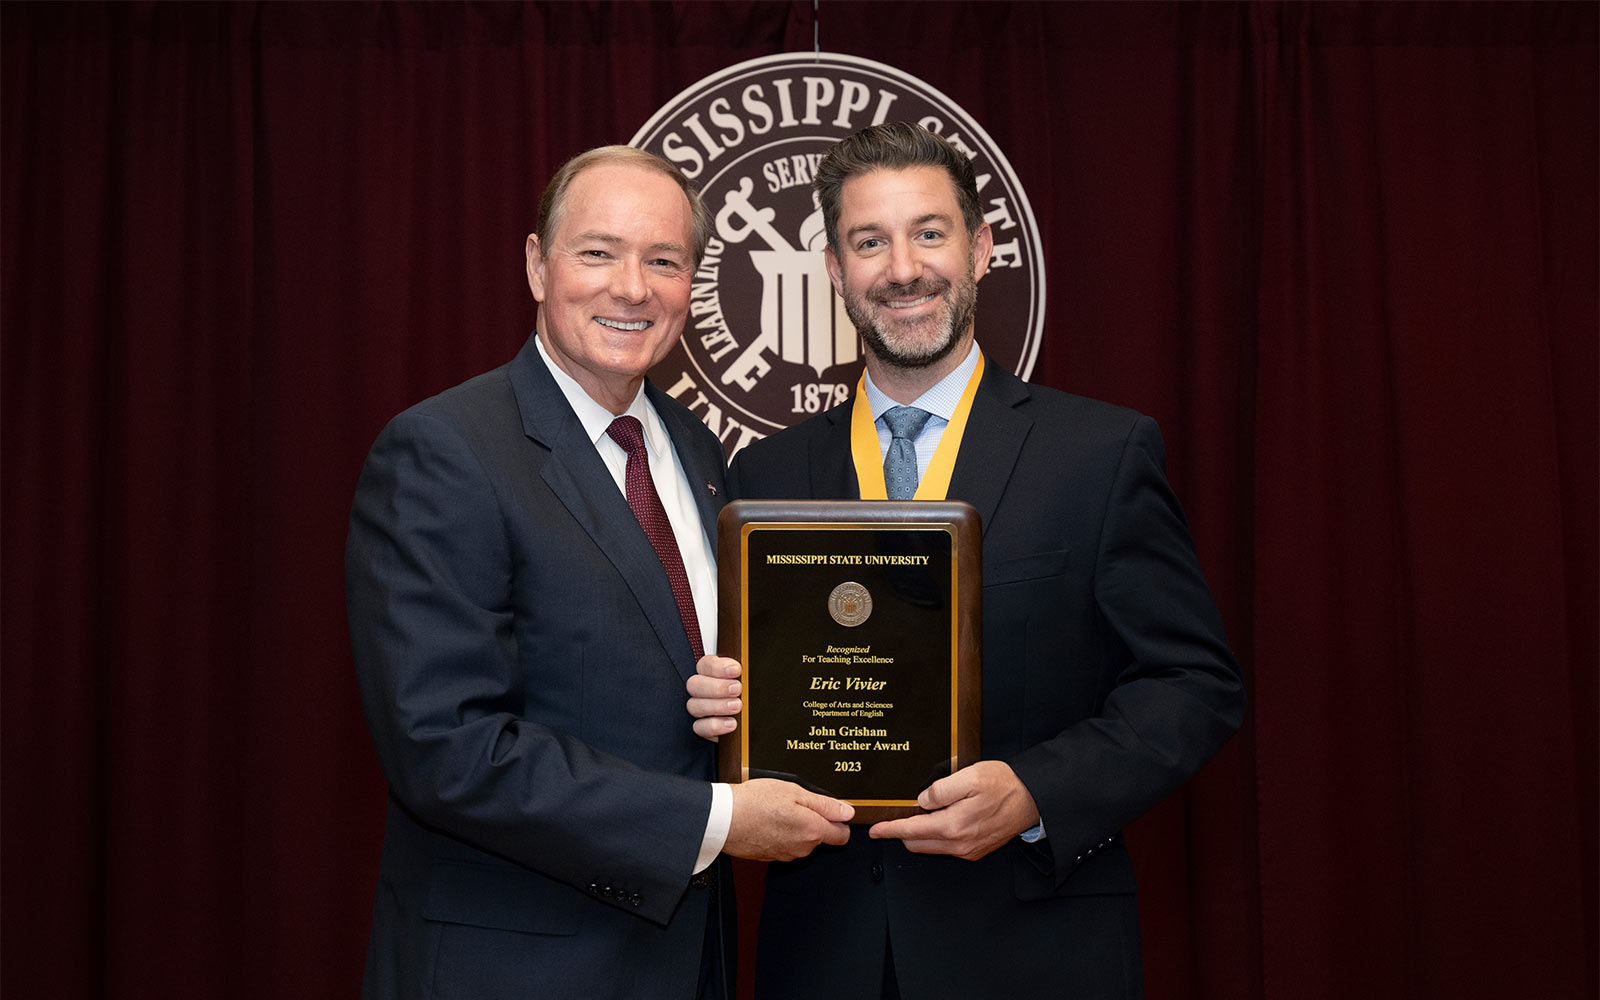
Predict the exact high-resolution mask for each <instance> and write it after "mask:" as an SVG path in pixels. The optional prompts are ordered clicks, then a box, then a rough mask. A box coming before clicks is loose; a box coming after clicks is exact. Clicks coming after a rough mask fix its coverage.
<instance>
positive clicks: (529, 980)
mask: <svg viewBox="0 0 1600 1000" xmlns="http://www.w3.org/2000/svg"><path fill="white" fill-rule="evenodd" d="M646 391H647V392H648V393H649V397H650V401H651V403H653V404H654V406H655V409H656V411H657V412H658V413H659V414H660V415H661V419H662V421H663V423H664V424H665V425H666V427H667V429H668V432H669V433H670V434H671V436H672V440H673V444H674V446H675V448H676V449H677V453H678V456H679V458H680V459H681V461H682V462H683V465H684V467H685V471H686V472H687V474H688V478H689V482H690V484H691V486H693V487H694V488H695V493H696V496H697V498H698V502H699V513H700V518H701V522H702V524H703V525H704V526H705V530H706V532H707V537H708V538H709V537H712V534H711V533H712V532H713V531H714V526H715V524H716V515H717V511H718V509H719V508H720V507H721V505H722V503H723V502H724V500H725V495H724V490H723V458H722V451H721V448H720V446H719V444H718V442H717V440H716V438H715V437H714V436H713V435H712V434H711V433H710V432H709V431H707V430H706V429H705V427H704V426H703V425H701V424H700V423H699V421H697V420H695V419H694V417H693V416H692V415H690V414H689V412H688V411H687V410H685V409H684V408H683V407H682V406H680V405H678V404H677V403H675V402H673V401H672V400H671V399H669V398H667V397H666V396H665V395H663V394H662V393H661V392H659V391H658V390H656V389H655V388H654V387H653V386H647V389H646ZM702 484H704V485H702ZM346 583H347V601H348V609H349V619H350V632H351V638H352V642H353V645H354V649H355V661H356V670H357V676H358V678H359V681H360V686H361V696H362V702H363V705H364V707H365V711H366V717H367V725H368V727H369V729H370V731H371V734H372V739H373V743H374V744H375V746H376V748H377V751H378V758H379V761H380V762H381V764H382V767H383V772H384V775H385V777H386V778H387V779H388V782H389V788H390V800H389V814H388V822H387V828H386V832H385V837H384V845H383V859H382V864H381V870H380V873H379V885H378V892H377V900H376V903H375V906H374V912H373V927H372V937H371V942H370V946H369V950H368V958H367V970H366V981H365V987H364V995H365V996H367V997H385V998H389V997H395V998H398V997H424V996H426V997H463V998H468V997H470V998H473V1000H484V998H487V997H512V996H515V997H531V996H538V997H574V998H577V997H582V998H594V997H619V998H620V997H627V998H636V997H644V998H652V997H662V998H667V997H671V998H677V1000H687V998H691V997H693V996H694V995H695V988H696V983H697V980H698V978H699V975H700V969H701V956H702V945H703V944H704V943H705V941H706V935H707V928H708V924H709V925H710V926H711V927H712V934H713V936H714V940H713V941H712V945H713V947H719V948H720V946H721V941H720V933H721V924H720V922H719V921H718V920H716V919H708V918H714V917H715V915H716V911H715V909H714V907H715V906H716V902H715V901H714V900H713V899H712V893H711V891H708V890H706V889H700V888H691V887H690V886H689V875H690V871H691V869H692V868H693V864H694V860H695V856H696V854H697V852H698V850H699V847H700V842H701V838H702V836H703V834H704V831H705V824H706V818H707V815H708V814H709V811H710V804H711V787H710V784H709V780H710V779H711V778H712V776H713V747H712V745H711V744H709V743H707V742H706V741H704V740H701V739H699V738H698V737H696V736H695V735H694V733H693V732H692V730H691V728H690V726H689V719H688V717H687V716H686V715H685V713H684V700H685V693H684V681H685V679H686V678H687V677H689V676H690V675H691V674H693V672H694V669H695V663H694V659H693V657H692V654H691V653H690V650H689V643H688V639H687V637H686V636H685V634H684V631H683V626H682V624H681V622H680V619H679V616H678V610H677V604H676V603H675V602H674V600H673V596H672V591H671V587H670V585H669V584H668V582H667V577H666V572H665V571H664V570H663V569H662V566H661V562H660V560H659V559H658V558H657V557H656V554H655V551H654V549H652V548H651V546H650V542H649V540H648V539H647V538H646V536H645V534H644V532H643V530H642V529H641V528H640V527H639V524H638V522H637V520H635V518H634V516H633V514H632V512H631V511H630V510H629V508H628V504H627V501H626V500H625V498H624V497H623V496H622V493H621V491H619V490H618V489H617V486H616V482H615V480H613V479H612V477H611V474H610V473H609V472H608V471H607V469H606V467H605V464H604V462H603V461H602V460H601V458H600V456H599V454H598V452H596V450H595V447H594V445H593V443H592V442H591V441H590V440H589V439H588V437H587V436H586V435H585V433H584V430H583V427H582V425H581V424H580V423H579V421H578V418H577V416H576V415H575V414H574V413H573V411H572V408H571V406H570V405H569V404H568V403H567V401H566V398H565V397H564V396H563V395H562V393H561V390H560V388H559V387H558V386H557V385H556V383H555V380H554V379H553V378H552V377H551V375H550V372H549V370H548V368H546V367H545V364H544V362H543V360H542V359H541V358H540V357H539V355H538V352H537V350H536V348H535V346H534V342H533V338H531V337H530V338H529V340H528V342H527V344H526V345H525V346H524V347H523V349H522V351H521V352H520V353H519V354H518V355H517V357H516V358H515V359H514V360H513V361H512V362H511V363H510V364H508V365H506V366H504V367H501V368H499V369H496V370H494V371H492V372H488V373H487V374H484V375H481V376H479V377H477V378H474V379H472V380H470V381H468V382H465V383H463V384H462V385H459V386H456V387H455V388H453V389H450V390H448V391H446V392H444V393H442V394H440V395H438V396H435V397H433V398H432V399H429V400H426V401H424V402H422V403H419V404H417V405H416V406H414V407H412V408H410V409H408V410H406V411H405V412H404V413H402V414H400V415H399V416H398V417H396V418H395V419H394V420H393V421H392V422H391V423H390V424H389V425H388V427H386V428H385V429H384V430H383V432H382V434H380V435H379V437H378V439H377V442H376V443H375V444H374V445H373V447H372V451H371V453H370V455H369V456H368V458H367V463H366V466H365V468H364V470H363V471H362V474H361V480H360V484H359V485H358V486H357V488H356V495H355V502H354V504H353V507H352V510H351V515H350V534H349V541H348V544H347V549H346ZM722 883H723V885H724V886H728V885H730V884H731V880H729V879H723V880H722ZM729 912H730V913H731V908H730V911H729ZM727 954H728V955H729V956H731V954H732V950H731V949H728V952H727Z"/></svg>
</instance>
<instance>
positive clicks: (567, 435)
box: [510, 337, 704, 678]
mask: <svg viewBox="0 0 1600 1000" xmlns="http://www.w3.org/2000/svg"><path fill="white" fill-rule="evenodd" d="M510 371H511V387H512V391H513V392H514V393H515V394H516V397H517V406H518V408H519V409H520V410H521V413H522V429H523V431H524V432H525V433H526V434H527V435H528V437H529V438H531V439H532V440H534V441H535V442H536V443H538V444H540V445H542V446H543V447H545V448H548V449H549V451H550V455H549V458H548V459H546V460H545V462H544V464H543V466H542V467H541V468H540V470H539V475H540V478H541V479H543V480H544V483H545V485H546V486H548V487H549V488H550V492H551V493H553V494H555V497H556V499H557V500H559V501H560V502H561V505H562V506H563V507H565V508H566V509H567V512H568V513H569V514H571V515H572V518H573V520H574V521H576V522H577V523H578V525H579V526H580V527H582V528H583V530H584V531H585V532H587V533H588V535H589V538H590V539H591V540H592V541H593V542H594V544H595V547H596V548H598V549H599V550H600V552H601V553H602V554H603V555H604V556H605V557H606V559H607V560H609V561H610V562H611V564H612V565H613V566H614V567H616V570H617V573H618V574H619V575H620V576H621V577H622V580H623V582H624V583H625V584H626V585H627V586H628V588H629V589H630V590H632V591H633V594H634V597H635V598H637V600H638V601H639V607H640V608H641V609H643V611H644V615H645V618H646V619H647V620H648V621H649V622H650V627H651V628H652V629H654V630H655V633H656V637H657V638H658V639H660V640H661V645H662V647H663V648H664V649H665V650H666V651H667V654H668V656H669V657H670V658H671V660H672V663H673V666H674V667H676V668H677V670H678V672H679V673H680V674H682V675H683V676H684V677H686V678H687V677H688V676H689V675H690V674H693V673H694V657H693V654H692V652H691V651H690V649H689V637H688V636H687V635H685V634H684V631H683V620H682V619H681V618H680V617H679V615H678V604H677V601H676V600H675V599H674V598H673V596H672V586H671V584H670V583H668V582H667V573H666V570H664V569H663V568H662V567H661V560H660V558H659V557H658V556H657V555H656V550H655V549H654V548H653V547H651V545H650V539H649V538H648V537H646V535H645V533H644V529H643V528H641V527H639V522H638V520H637V519H635V518H634V516H633V510H632V509H631V508H629V506H628V501H627V499H626V498H625V497H623V495H622V492H621V491H620V490H618V489H617V483H616V480H614V479H612V478H611V472H610V470H608V469H607V468H606V465H605V462H603V461H601V459H600V453H599V452H597V451H596V450H595V447H594V442H592V441H590V440H589V437H588V435H587V434H585V433H584V430H583V424H582V423H580V422H579V421H578V417H577V414H575V413H573V412H572V407H571V406H570V405H568V403H567V398H566V397H565V396H564V395H562V393H561V387H560V386H558V385H556V382H555V379H554V378H553V377H551V375H550V370H549V369H548V368H546V367H545V364H544V360H543V359H542V358H540V357H539V354H538V350H537V348H535V347H534V344H533V339H532V338H531V337H530V338H529V340H528V343H527V345H526V346H524V347H523V349H522V351H521V352H520V353H519V354H518V355H517V356H516V358H515V359H513V361H512V362H511V369H510ZM680 454H681V453H680ZM702 517H704V512H702Z"/></svg>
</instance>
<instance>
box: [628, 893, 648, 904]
mask: <svg viewBox="0 0 1600 1000" xmlns="http://www.w3.org/2000/svg"><path fill="white" fill-rule="evenodd" d="M628 902H630V903H632V904H633V905H634V906H638V905H639V904H640V903H642V902H644V897H643V896H641V895H639V894H638V893H637V892H636V893H634V894H633V895H631V896H629V897H628Z"/></svg>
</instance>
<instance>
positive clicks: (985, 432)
mask: <svg viewBox="0 0 1600 1000" xmlns="http://www.w3.org/2000/svg"><path fill="white" fill-rule="evenodd" d="M985 369H986V370H985V371H984V375H983V382H982V383H981V384H980V385H979V386H978V394H977V395H976V396H975V397H974V398H973V400H972V414H971V416H970V417H968V418H967V431H966V433H965V434H963V435H962V438H961V451H960V452H958V453H957V455H956V467H955V470H954V471H953V472H952V473H951V475H950V493H949V496H950V499H952V500H965V501H966V502H967V503H970V504H972V506H974V507H976V508H977V509H978V514H979V515H980V516H981V517H982V518H983V528H984V530H985V531H988V530H989V522H990V521H991V520H993V518H994V512H995V510H996V509H997V508H998V507H999V506H1000V497H1001V495H1002V494H1004V493H1005V489H1006V483H1007V482H1008V481H1009V480H1010V479H1011V469H1012V467H1013V466H1015V465H1016V464H1017V456H1018V455H1019V454H1021V452H1022V443H1023V441H1025V440H1027V437H1028V432H1029V431H1030V430H1032V428H1033V421H1032V420H1031V419H1029V418H1028V417H1026V416H1024V415H1023V414H1022V413H1021V412H1020V411H1019V410H1018V409H1017V407H1018V406H1019V405H1020V404H1021V403H1022V402H1024V401H1025V400H1027V398H1028V384H1027V383H1026V382H1024V381H1022V380H1021V379H1019V378H1017V377H1016V376H1015V375H1012V374H1011V373H1010V372H1008V371H1005V370H1004V369H1002V368H1000V366H998V365H995V364H988V365H985Z"/></svg>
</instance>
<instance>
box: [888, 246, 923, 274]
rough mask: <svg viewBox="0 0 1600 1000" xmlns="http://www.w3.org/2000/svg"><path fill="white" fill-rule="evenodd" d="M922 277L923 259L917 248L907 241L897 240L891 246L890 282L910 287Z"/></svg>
mask: <svg viewBox="0 0 1600 1000" xmlns="http://www.w3.org/2000/svg"><path fill="white" fill-rule="evenodd" d="M921 276H922V258H920V257H919V256H918V255H917V250H916V247H915V246H913V245H912V244H911V243H909V242H908V241H905V240H895V241H894V242H893V243H892V244H890V246H889V275H888V277H889V280H890V281H892V282H894V283H895V284H897V285H909V284H911V283H912V282H913V281H916V280H917V279H918V278H920V277H921Z"/></svg>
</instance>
